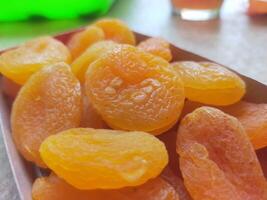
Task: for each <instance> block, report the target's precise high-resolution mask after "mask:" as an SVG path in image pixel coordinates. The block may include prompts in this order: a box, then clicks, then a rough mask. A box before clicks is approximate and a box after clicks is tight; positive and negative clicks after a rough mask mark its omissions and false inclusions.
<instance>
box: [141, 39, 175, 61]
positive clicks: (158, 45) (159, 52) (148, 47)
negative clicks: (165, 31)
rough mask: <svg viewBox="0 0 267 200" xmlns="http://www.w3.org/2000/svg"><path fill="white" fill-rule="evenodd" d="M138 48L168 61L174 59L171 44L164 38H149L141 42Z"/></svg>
mask: <svg viewBox="0 0 267 200" xmlns="http://www.w3.org/2000/svg"><path fill="white" fill-rule="evenodd" d="M137 47H139V48H141V49H143V50H144V51H147V52H149V53H152V54H154V55H156V56H159V57H162V58H163V59H165V60H167V61H170V60H171V59H172V53H171V49H170V44H169V43H168V42H167V41H166V40H164V39H162V38H148V39H146V40H144V41H142V42H140V43H139V44H138V46H137Z"/></svg>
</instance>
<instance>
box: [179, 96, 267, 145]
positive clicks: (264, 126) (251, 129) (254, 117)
mask: <svg viewBox="0 0 267 200" xmlns="http://www.w3.org/2000/svg"><path fill="white" fill-rule="evenodd" d="M201 106H204V105H203V104H201V103H197V102H192V101H186V102H185V106H184V109H183V112H182V114H181V116H185V115H186V114H188V113H190V112H192V111H193V110H195V109H196V108H199V107H201ZM217 108H218V109H220V110H222V111H224V112H226V113H228V114H230V115H232V116H234V117H236V118H237V119H238V120H239V121H240V122H241V124H242V125H243V127H244V129H245V131H246V133H247V135H248V137H249V139H250V142H251V143H252V144H253V146H254V149H260V148H263V147H266V146H267V104H263V103H261V104H256V103H249V102H246V101H240V102H238V103H236V104H233V105H230V106H217Z"/></svg>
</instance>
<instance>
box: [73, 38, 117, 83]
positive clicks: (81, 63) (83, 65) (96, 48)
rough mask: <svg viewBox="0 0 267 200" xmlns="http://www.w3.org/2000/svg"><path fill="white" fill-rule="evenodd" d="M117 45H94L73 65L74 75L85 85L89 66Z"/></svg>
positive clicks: (104, 42) (99, 43)
mask: <svg viewBox="0 0 267 200" xmlns="http://www.w3.org/2000/svg"><path fill="white" fill-rule="evenodd" d="M117 45H118V44H116V43H115V42H112V41H101V42H97V43H95V44H93V45H92V46H90V47H89V48H88V49H87V50H86V51H85V52H84V53H83V54H82V55H81V56H79V57H78V58H77V59H75V60H74V62H73V63H72V64H71V68H72V71H73V73H74V74H75V75H76V76H77V78H78V79H79V80H80V81H81V82H82V83H83V82H84V76H85V72H86V70H87V69H88V67H89V65H90V64H91V63H93V62H94V61H95V60H97V59H98V58H100V57H102V56H103V55H104V54H105V53H106V52H108V51H109V50H111V49H113V48H114V47H116V46H117Z"/></svg>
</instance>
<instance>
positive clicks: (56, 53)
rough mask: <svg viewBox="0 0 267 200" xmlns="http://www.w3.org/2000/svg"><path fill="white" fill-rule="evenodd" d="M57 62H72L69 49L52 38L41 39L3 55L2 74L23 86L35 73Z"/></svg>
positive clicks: (0, 60)
mask: <svg viewBox="0 0 267 200" xmlns="http://www.w3.org/2000/svg"><path fill="white" fill-rule="evenodd" d="M56 62H66V63H70V62H71V55H70V52H69V50H68V48H67V47H66V46H65V45H64V44H63V43H61V42H60V41H58V40H56V39H54V38H52V37H41V38H37V39H34V40H31V41H28V42H26V43H25V44H23V45H21V46H20V47H18V48H16V49H12V50H9V51H7V52H5V53H3V54H1V55H0V72H1V73H2V74H3V75H4V76H6V77H7V78H9V79H11V80H12V81H14V82H16V83H18V84H20V85H23V84H24V83H25V82H26V81H27V80H28V78H29V77H30V76H31V75H32V74H33V73H34V72H36V71H38V70H39V69H41V68H42V67H44V66H46V65H48V64H53V63H56Z"/></svg>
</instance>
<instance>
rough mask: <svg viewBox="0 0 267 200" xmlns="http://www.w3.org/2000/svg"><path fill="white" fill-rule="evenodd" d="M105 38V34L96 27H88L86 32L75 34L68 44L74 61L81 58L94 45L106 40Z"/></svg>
mask: <svg viewBox="0 0 267 200" xmlns="http://www.w3.org/2000/svg"><path fill="white" fill-rule="evenodd" d="M104 38H105V35H104V32H103V31H102V29H100V28H98V27H96V26H88V27H87V28H86V29H85V30H84V31H81V32H78V33H76V34H74V35H73V36H72V37H71V39H70V40H69V42H68V48H69V50H70V52H71V55H72V57H73V59H75V58H77V57H78V56H80V55H81V54H82V53H83V52H84V51H85V50H86V49H87V48H88V47H89V46H91V45H92V44H93V43H95V42H98V41H101V40H104Z"/></svg>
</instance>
